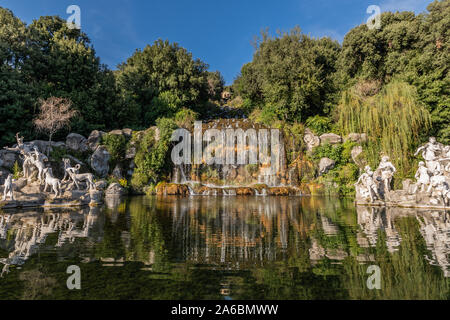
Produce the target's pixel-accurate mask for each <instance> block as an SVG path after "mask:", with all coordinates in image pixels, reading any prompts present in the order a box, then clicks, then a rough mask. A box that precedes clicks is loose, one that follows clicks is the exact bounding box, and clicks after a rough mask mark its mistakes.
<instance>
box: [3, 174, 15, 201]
mask: <svg viewBox="0 0 450 320" xmlns="http://www.w3.org/2000/svg"><path fill="white" fill-rule="evenodd" d="M8 196H9V197H10V198H11V200H12V201H14V191H13V182H12V174H10V175H8V178H6V180H5V184H4V189H3V199H2V200H3V201H6V198H7V197H8Z"/></svg>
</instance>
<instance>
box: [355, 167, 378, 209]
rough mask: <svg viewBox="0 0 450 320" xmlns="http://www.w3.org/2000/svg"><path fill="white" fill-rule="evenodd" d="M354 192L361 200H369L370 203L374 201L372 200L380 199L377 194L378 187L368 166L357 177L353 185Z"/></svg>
mask: <svg viewBox="0 0 450 320" xmlns="http://www.w3.org/2000/svg"><path fill="white" fill-rule="evenodd" d="M355 187H356V192H357V194H359V195H360V196H361V197H363V198H367V197H368V198H369V199H370V202H373V201H374V198H375V197H376V198H380V196H379V194H378V187H377V184H376V183H375V181H374V179H373V171H372V169H371V168H370V167H369V166H366V167H365V169H364V173H363V174H362V175H361V176H360V177H359V179H358V181H357V182H356V184H355Z"/></svg>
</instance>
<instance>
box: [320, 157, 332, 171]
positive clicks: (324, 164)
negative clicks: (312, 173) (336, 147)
mask: <svg viewBox="0 0 450 320" xmlns="http://www.w3.org/2000/svg"><path fill="white" fill-rule="evenodd" d="M335 165H336V161H334V160H332V159H330V158H322V159H320V162H319V173H320V175H323V174H325V173H327V172H328V171H330V170H331V169H333V168H334V166H335Z"/></svg>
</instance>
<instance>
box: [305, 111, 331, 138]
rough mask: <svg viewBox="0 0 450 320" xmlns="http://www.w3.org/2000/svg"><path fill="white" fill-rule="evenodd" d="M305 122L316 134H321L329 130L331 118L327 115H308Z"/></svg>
mask: <svg viewBox="0 0 450 320" xmlns="http://www.w3.org/2000/svg"><path fill="white" fill-rule="evenodd" d="M305 124H306V126H307V127H308V128H309V129H311V130H312V131H313V132H314V133H315V134H317V135H322V134H324V133H327V132H330V129H331V119H330V118H329V117H323V116H319V115H315V116H314V117H309V118H308V119H307V120H306V122H305Z"/></svg>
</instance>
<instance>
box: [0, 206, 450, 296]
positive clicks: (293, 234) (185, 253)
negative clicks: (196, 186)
mask: <svg viewBox="0 0 450 320" xmlns="http://www.w3.org/2000/svg"><path fill="white" fill-rule="evenodd" d="M449 261H450V213H448V212H445V211H426V210H425V211H424V210H422V211H420V210H414V209H398V208H397V209H393V208H368V207H355V206H354V204H353V202H352V201H350V200H343V199H336V198H314V197H305V198H300V197H286V198H284V197H190V198H175V197H173V198H172V197H164V198H157V197H131V198H126V199H122V200H120V199H110V200H108V201H107V203H106V205H105V206H104V207H103V208H85V209H82V210H79V209H78V210H76V209H65V210H41V211H36V210H34V211H15V212H6V211H4V212H2V213H0V269H2V271H1V278H0V299H165V300H172V299H283V300H289V299H449V297H450V290H449V288H450V268H449ZM72 265H75V266H79V268H80V270H81V290H69V289H68V288H67V285H66V283H67V279H68V277H70V274H68V273H67V268H68V267H69V266H72ZM370 266H376V268H375V269H373V267H372V268H369V267H370ZM373 270H375V271H373ZM378 271H379V274H380V286H381V288H380V289H379V290H378V289H376V288H375V289H373V284H374V283H376V280H374V276H376V275H377V274H378ZM368 282H369V286H368ZM369 287H371V288H372V289H369Z"/></svg>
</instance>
